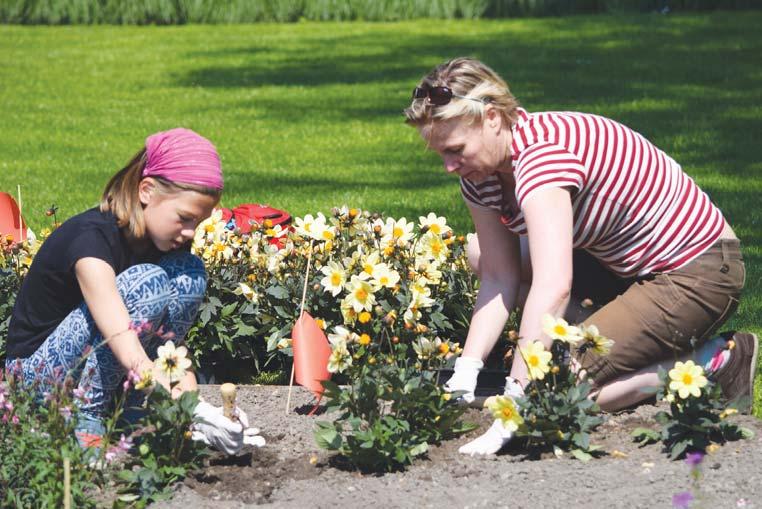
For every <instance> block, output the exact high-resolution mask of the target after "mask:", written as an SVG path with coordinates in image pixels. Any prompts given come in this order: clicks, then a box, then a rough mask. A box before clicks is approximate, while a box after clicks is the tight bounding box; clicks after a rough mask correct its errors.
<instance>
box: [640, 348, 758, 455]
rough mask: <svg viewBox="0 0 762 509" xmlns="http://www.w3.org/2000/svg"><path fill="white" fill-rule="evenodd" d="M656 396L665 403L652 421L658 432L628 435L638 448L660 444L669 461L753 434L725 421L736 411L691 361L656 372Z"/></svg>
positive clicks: (716, 385)
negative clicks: (637, 442)
mask: <svg viewBox="0 0 762 509" xmlns="http://www.w3.org/2000/svg"><path fill="white" fill-rule="evenodd" d="M659 378H660V380H661V384H660V386H659V388H658V390H657V393H656V397H657V399H659V400H663V401H666V402H668V403H669V411H660V412H658V413H657V414H656V415H655V416H654V419H655V420H656V422H657V423H659V424H660V425H661V430H659V431H655V430H652V429H648V428H638V429H636V430H634V431H633V432H632V436H633V437H634V438H635V440H636V441H639V442H640V443H641V444H642V445H645V444H648V443H656V442H662V444H663V448H664V451H665V452H666V453H667V454H668V455H669V457H670V458H672V459H680V458H683V457H685V456H686V455H687V454H690V453H702V454H704V453H706V452H707V451H709V450H711V449H712V448H713V447H716V446H717V445H718V444H724V443H725V442H726V441H730V440H738V439H741V438H750V437H752V436H753V432H752V431H751V430H749V429H747V428H744V427H741V426H738V425H736V424H734V423H732V422H730V421H728V420H727V417H729V416H731V415H733V414H735V413H737V412H738V410H737V409H736V408H735V407H733V406H729V407H726V406H725V404H724V403H723V400H722V389H721V388H720V386H719V384H717V383H715V382H713V381H712V380H710V379H709V378H707V376H706V374H705V373H704V369H703V368H702V367H701V366H698V365H696V364H695V363H694V362H693V361H691V360H689V361H686V362H680V361H678V362H676V363H675V365H674V367H673V368H672V369H670V370H669V371H666V370H663V369H662V370H660V371H659Z"/></svg>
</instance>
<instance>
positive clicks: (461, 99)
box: [405, 58, 757, 454]
mask: <svg viewBox="0 0 762 509" xmlns="http://www.w3.org/2000/svg"><path fill="white" fill-rule="evenodd" d="M405 115H406V117H407V122H408V124H410V125H413V126H415V127H416V128H417V129H418V130H419V132H420V134H421V136H422V137H423V138H424V140H425V141H426V143H427V145H428V147H429V148H430V149H432V150H434V151H436V152H437V153H438V154H439V155H440V156H441V157H442V159H443V162H444V167H445V170H446V171H447V172H448V173H455V174H457V175H458V176H459V177H460V188H461V192H462V195H463V198H464V200H465V202H466V205H467V206H468V208H469V211H470V213H471V217H472V219H473V222H474V225H475V227H476V233H477V235H476V237H474V239H473V240H472V241H471V242H470V243H469V246H468V254H469V261H470V262H471V265H472V267H473V268H474V270H475V271H476V273H477V274H478V276H479V279H480V283H481V284H480V288H479V294H478V296H477V300H476V307H475V310H474V313H473V316H472V319H471V324H470V327H469V331H468V336H467V338H466V343H465V347H464V350H463V355H462V356H461V358H459V359H458V360H457V362H456V365H455V372H454V374H453V376H452V378H451V379H450V380H449V381H448V382H447V388H448V389H449V390H453V391H455V390H462V391H465V394H464V396H463V398H464V399H465V400H466V401H472V400H473V397H474V396H473V392H474V389H475V387H476V378H477V375H478V371H479V369H481V367H482V366H483V361H484V359H485V358H486V357H487V355H488V354H489V352H490V351H491V350H492V348H493V347H494V345H495V343H496V341H497V339H498V338H499V336H500V334H501V332H502V330H503V327H504V326H505V322H506V320H507V318H508V314H509V312H510V310H511V309H513V308H514V307H516V306H519V307H521V309H522V315H521V325H520V330H519V336H520V340H519V345H522V346H523V345H524V344H526V343H528V342H530V341H534V340H537V339H539V340H541V341H542V342H543V343H545V344H546V345H549V344H550V341H551V340H550V338H549V337H547V336H546V335H545V334H544V333H543V332H542V326H541V321H542V317H543V315H545V314H550V315H553V316H563V315H565V316H567V317H570V318H571V319H574V320H578V319H579V318H580V311H582V309H581V307H580V304H579V303H580V302H581V301H582V300H583V299H584V300H585V301H587V303H588V306H589V302H590V301H591V300H592V302H593V306H592V309H593V310H594V311H595V312H594V313H593V314H592V316H590V317H588V318H587V320H586V321H585V322H584V323H585V325H590V324H594V325H596V326H597V327H598V329H599V331H600V333H601V334H602V335H604V336H606V337H608V338H611V339H613V340H614V342H615V343H614V346H613V347H612V349H611V352H610V354H609V355H607V356H598V355H596V354H595V353H593V352H592V351H590V350H588V351H587V352H586V353H584V354H581V355H579V356H577V357H576V358H575V359H573V361H572V362H573V363H574V364H575V365H576V366H577V367H578V368H579V369H580V370H582V373H583V374H584V376H587V377H588V378H589V379H591V380H592V381H593V385H594V389H595V394H596V397H597V401H598V403H599V404H600V406H601V407H602V408H604V409H607V410H616V409H620V408H624V407H627V406H631V405H633V404H636V403H638V402H640V401H641V400H643V399H645V398H646V397H647V393H645V392H643V391H642V389H644V388H646V387H653V386H655V385H657V384H658V375H657V373H658V367H659V365H660V363H664V366H668V365H671V364H672V363H674V360H675V358H676V357H681V356H682V357H684V358H688V357H691V358H696V359H697V360H698V362H701V363H702V364H703V365H705V366H706V368H707V370H708V371H711V372H712V373H711V374H712V375H713V376H714V377H715V378H716V380H718V382H719V383H720V385H721V386H722V388H723V392H724V394H725V396H726V397H727V398H729V399H734V398H737V397H742V396H744V397H749V396H750V395H751V388H752V384H753V379H754V371H755V362H756V358H757V355H756V354H757V339H756V337H755V336H754V335H752V334H745V333H735V335H734V336H733V339H734V343H732V344H733V345H735V346H736V348H734V349H731V348H727V346H726V345H727V344H728V343H727V339H728V337H729V336H727V335H726V336H725V337H717V338H714V339H710V338H712V335H713V334H714V332H715V331H716V330H717V329H718V327H719V326H720V325H721V324H722V323H723V322H724V321H725V320H726V319H727V318H728V316H729V315H730V314H731V313H732V312H733V311H734V310H735V308H736V307H737V305H738V300H739V298H740V294H741V290H742V288H743V285H744V280H745V268H744V264H743V261H742V257H741V252H740V245H739V241H738V239H737V238H736V236H735V234H734V233H733V230H732V228H731V227H730V226H729V225H728V224H727V222H726V221H725V219H724V217H723V215H722V213H721V212H720V210H719V209H718V208H717V207H716V206H715V205H714V204H712V202H711V201H710V200H709V198H708V196H707V195H706V194H705V193H703V192H702V191H701V190H700V189H699V188H698V186H697V185H696V184H695V182H693V180H692V179H691V178H690V177H688V175H686V174H685V173H684V172H683V171H682V169H681V167H680V165H679V164H677V163H676V162H675V161H674V160H673V159H672V158H670V157H669V156H668V155H667V154H665V153H664V152H662V151H661V150H659V149H658V148H656V147H655V146H654V145H653V144H651V143H650V142H649V141H648V140H646V139H645V138H644V137H643V136H641V135H640V134H638V133H636V132H635V131H633V130H631V129H629V128H628V127H626V126H624V125H622V124H619V123H617V122H615V121H613V120H610V119H607V118H604V117H601V116H597V115H590V114H585V113H572V112H546V113H530V112H527V111H526V110H524V109H523V108H521V107H519V105H518V102H517V101H516V99H515V98H514V97H513V95H512V94H511V92H510V90H509V89H508V86H507V84H506V83H505V82H504V81H503V80H502V79H501V78H500V77H499V76H498V75H497V74H496V73H495V72H494V71H493V70H492V69H490V68H489V67H487V66H486V65H484V64H483V63H482V62H479V61H477V60H473V59H467V58H458V59H455V60H451V61H449V62H446V63H444V64H442V65H440V66H438V67H436V68H435V69H434V70H433V71H432V72H431V73H429V74H428V75H427V76H425V77H424V78H423V79H422V80H421V82H420V83H419V85H418V86H417V87H416V89H415V91H414V93H413V101H412V104H411V105H410V107H409V108H407V109H406V110H405ZM710 368H713V369H710ZM527 382H528V378H527V369H526V366H525V365H524V363H523V362H522V361H521V360H520V359H519V356H514V361H513V365H512V367H511V377H509V378H508V379H507V383H506V394H508V395H512V396H515V395H519V394H522V393H523V387H524V386H525V385H526V383H527ZM509 439H510V433H509V432H507V431H506V430H505V429H504V428H503V427H502V425H501V423H500V422H499V421H496V422H495V424H493V426H492V427H491V428H490V429H489V430H488V431H487V433H485V434H484V435H483V436H482V437H480V438H478V439H477V440H475V441H473V442H471V443H469V444H467V445H465V446H463V447H462V448H461V452H463V453H466V454H489V453H494V452H497V450H499V449H500V448H501V447H502V446H503V445H504V444H505V443H506V442H507V441H508V440H509Z"/></svg>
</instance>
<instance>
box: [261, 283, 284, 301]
mask: <svg viewBox="0 0 762 509" xmlns="http://www.w3.org/2000/svg"><path fill="white" fill-rule="evenodd" d="M265 293H267V294H269V295H272V296H273V297H275V298H276V299H278V300H283V299H286V298H288V291H287V290H286V289H285V288H283V287H282V286H279V285H273V286H270V287H269V288H268V289H267V290H265Z"/></svg>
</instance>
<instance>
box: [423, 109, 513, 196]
mask: <svg viewBox="0 0 762 509" xmlns="http://www.w3.org/2000/svg"><path fill="white" fill-rule="evenodd" d="M502 125H503V124H502V119H501V117H500V116H499V115H497V114H496V112H495V111H494V110H492V109H490V110H488V111H487V113H486V114H485V117H484V120H483V121H481V122H478V121H477V122H474V123H470V122H468V121H467V120H464V119H459V118H454V119H451V120H445V121H440V122H435V123H434V124H433V125H432V126H426V127H422V128H420V129H419V131H420V133H421V136H422V137H423V139H424V140H426V141H427V142H428V146H429V148H430V149H431V150H434V151H435V152H437V153H438V154H439V155H440V156H441V157H442V162H443V163H444V167H445V170H446V171H447V173H456V174H458V175H459V176H461V177H464V178H467V179H468V180H471V181H474V182H479V181H482V180H484V178H485V177H487V176H489V175H494V174H495V173H496V172H507V171H510V169H511V166H510V152H509V147H510V143H511V141H512V140H511V137H510V136H511V135H510V131H506V130H505V129H502Z"/></svg>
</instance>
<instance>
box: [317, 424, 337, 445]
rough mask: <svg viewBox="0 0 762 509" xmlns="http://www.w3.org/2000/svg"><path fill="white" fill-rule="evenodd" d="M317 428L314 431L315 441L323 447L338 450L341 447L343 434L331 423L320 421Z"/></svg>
mask: <svg viewBox="0 0 762 509" xmlns="http://www.w3.org/2000/svg"><path fill="white" fill-rule="evenodd" d="M316 427H317V429H316V430H315V432H314V435H315V441H316V442H317V444H318V446H319V447H321V448H323V449H328V450H331V451H336V450H338V449H339V448H340V447H341V442H342V439H341V435H339V433H338V432H337V431H336V428H335V427H334V426H333V424H331V423H326V422H318V423H317V424H316Z"/></svg>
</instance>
